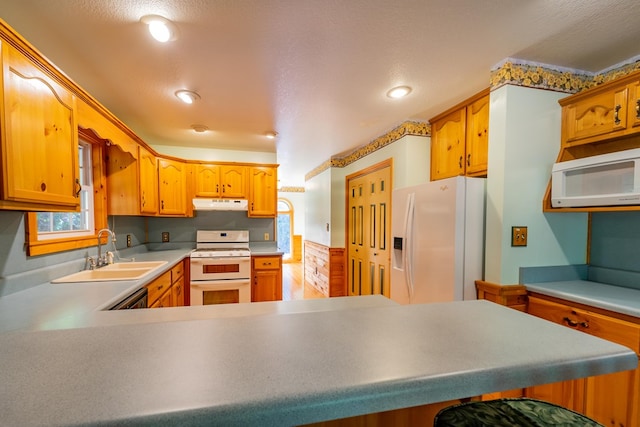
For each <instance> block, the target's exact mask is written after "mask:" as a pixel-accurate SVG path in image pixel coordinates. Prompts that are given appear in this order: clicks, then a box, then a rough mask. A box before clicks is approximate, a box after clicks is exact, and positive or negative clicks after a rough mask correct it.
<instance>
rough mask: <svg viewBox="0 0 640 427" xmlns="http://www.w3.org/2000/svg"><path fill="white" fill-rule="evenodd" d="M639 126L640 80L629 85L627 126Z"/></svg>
mask: <svg viewBox="0 0 640 427" xmlns="http://www.w3.org/2000/svg"><path fill="white" fill-rule="evenodd" d="M638 126H640V82H634V83H632V84H630V85H629V127H630V128H631V127H638Z"/></svg>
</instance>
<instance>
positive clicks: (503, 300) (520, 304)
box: [475, 280, 527, 311]
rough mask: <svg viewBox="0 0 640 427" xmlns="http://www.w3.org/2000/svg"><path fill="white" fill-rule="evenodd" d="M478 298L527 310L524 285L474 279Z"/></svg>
mask: <svg viewBox="0 0 640 427" xmlns="http://www.w3.org/2000/svg"><path fill="white" fill-rule="evenodd" d="M475 283H476V290H477V291H478V299H485V300H487V301H492V302H495V303H496V304H500V305H505V306H507V307H510V308H513V309H516V310H519V311H527V288H526V287H525V286H524V285H501V284H498V283H492V282H486V281H484V280H476V282H475Z"/></svg>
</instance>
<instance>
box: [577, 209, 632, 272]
mask: <svg viewBox="0 0 640 427" xmlns="http://www.w3.org/2000/svg"><path fill="white" fill-rule="evenodd" d="M589 264H590V265H592V266H597V267H606V268H613V269H617V270H625V271H633V272H640V212H596V213H593V214H592V217H591V252H590V260H589Z"/></svg>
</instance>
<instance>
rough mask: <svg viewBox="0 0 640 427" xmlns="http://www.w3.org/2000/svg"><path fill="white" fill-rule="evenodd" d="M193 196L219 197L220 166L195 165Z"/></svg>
mask: <svg viewBox="0 0 640 427" xmlns="http://www.w3.org/2000/svg"><path fill="white" fill-rule="evenodd" d="M195 169H196V171H195V174H196V178H195V181H196V182H195V196H196V197H220V166H219V165H210V164H209V165H207V164H199V165H196V168H195Z"/></svg>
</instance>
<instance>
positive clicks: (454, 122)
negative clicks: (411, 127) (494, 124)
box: [431, 108, 466, 181]
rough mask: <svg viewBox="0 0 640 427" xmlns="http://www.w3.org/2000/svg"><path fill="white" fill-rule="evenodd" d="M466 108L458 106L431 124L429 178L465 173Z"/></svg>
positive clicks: (434, 178)
mask: <svg viewBox="0 0 640 427" xmlns="http://www.w3.org/2000/svg"><path fill="white" fill-rule="evenodd" d="M465 132H466V109H465V108H460V109H458V110H455V111H453V112H451V113H450V114H447V115H446V116H444V117H442V118H440V119H438V120H436V121H434V122H433V123H432V125H431V180H432V181H434V180H437V179H443V178H450V177H453V176H458V175H464V174H465V159H464V156H465Z"/></svg>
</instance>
